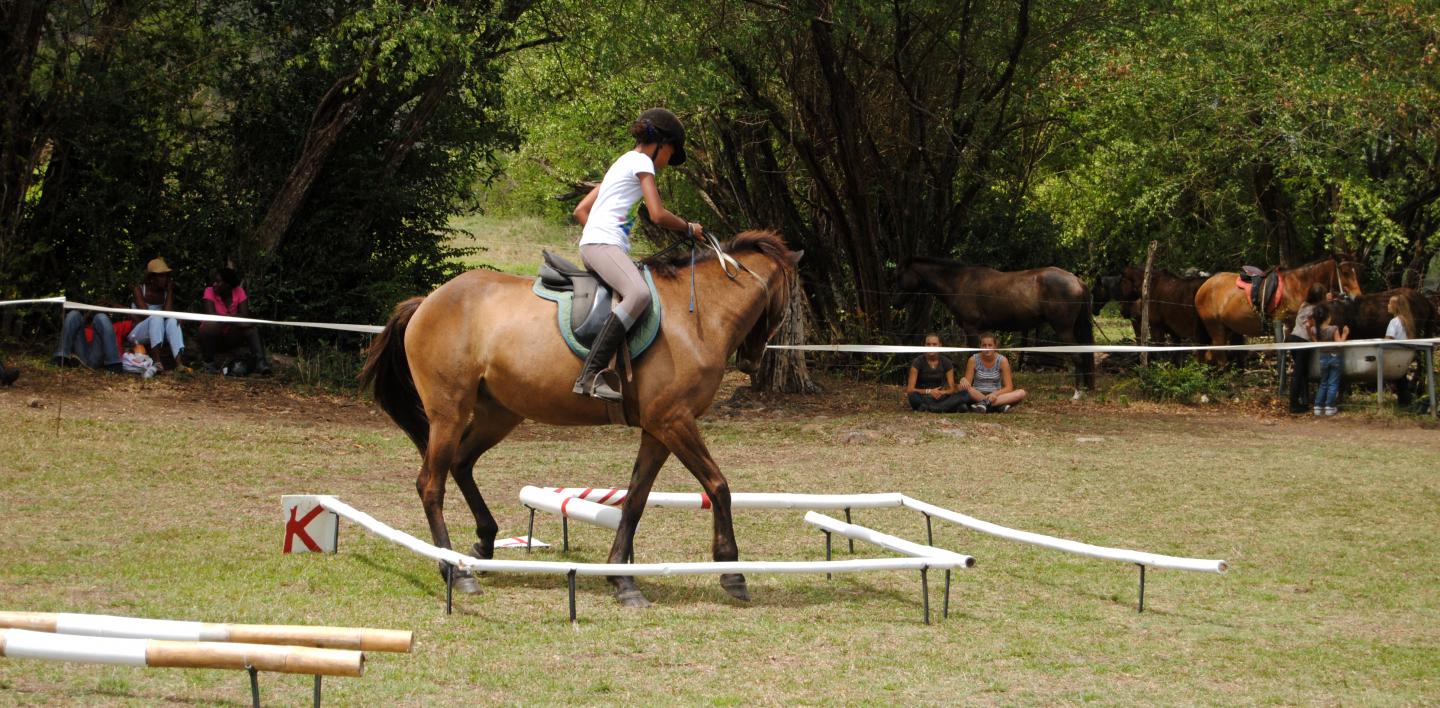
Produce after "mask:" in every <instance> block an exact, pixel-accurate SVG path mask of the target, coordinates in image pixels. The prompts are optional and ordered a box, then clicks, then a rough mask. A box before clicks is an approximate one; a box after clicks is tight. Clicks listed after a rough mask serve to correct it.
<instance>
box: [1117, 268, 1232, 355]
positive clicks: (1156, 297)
mask: <svg viewBox="0 0 1440 708" xmlns="http://www.w3.org/2000/svg"><path fill="white" fill-rule="evenodd" d="M1207 280H1209V278H1208V277H1206V276H1203V275H1201V276H1195V277H1192V278H1186V277H1183V276H1179V275H1175V274H1173V273H1170V272H1169V271H1165V270H1152V271H1151V272H1150V332H1151V333H1152V334H1153V335H1154V336H1155V338H1156V339H1161V338H1169V339H1170V340H1171V341H1174V342H1177V343H1182V342H1203V341H1205V328H1204V327H1202V326H1201V324H1200V317H1199V316H1198V315H1197V314H1196V313H1195V293H1196V292H1197V291H1199V290H1200V286H1201V285H1204V284H1205V281H1207ZM1144 284H1145V269H1143V268H1137V267H1135V266H1125V272H1124V273H1123V274H1122V275H1121V276H1120V285H1119V288H1118V289H1117V291H1116V295H1115V299H1116V300H1119V301H1120V302H1121V303H1122V304H1121V308H1120V309H1121V312H1123V313H1124V314H1125V316H1126V317H1128V318H1130V321H1131V322H1132V323H1133V324H1134V327H1135V336H1136V337H1137V338H1138V337H1139V336H1140V293H1141V290H1142V289H1143V287H1144ZM1177 354H1179V355H1180V356H1179V357H1177V359H1176V360H1177V361H1178V360H1179V359H1181V358H1184V356H1186V355H1185V354H1184V353H1183V352H1177Z"/></svg>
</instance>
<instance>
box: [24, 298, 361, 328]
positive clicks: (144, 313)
mask: <svg viewBox="0 0 1440 708" xmlns="http://www.w3.org/2000/svg"><path fill="white" fill-rule="evenodd" d="M51 303H54V304H59V305H62V306H64V308H65V309H67V310H89V311H91V312H109V313H114V314H117V315H138V316H140V317H152V316H153V317H168V318H171V319H176V320H187V321H190V322H228V323H230V324H254V325H274V326H280V327H308V328H310V329H330V330H337V331H340V332H363V333H365V334H379V333H380V332H381V331H382V330H384V329H385V328H384V327H381V326H379V325H358V324H337V323H334V322H291V321H284V320H262V319H257V318H253V317H229V316H226V315H207V314H202V313H199V312H174V311H171V310H137V309H134V308H129V307H101V306H99V305H87V304H85V303H83V302H73V301H71V300H67V299H65V298H64V297H47V298H40V299H35V300H0V307H5V306H7V305H34V304H51Z"/></svg>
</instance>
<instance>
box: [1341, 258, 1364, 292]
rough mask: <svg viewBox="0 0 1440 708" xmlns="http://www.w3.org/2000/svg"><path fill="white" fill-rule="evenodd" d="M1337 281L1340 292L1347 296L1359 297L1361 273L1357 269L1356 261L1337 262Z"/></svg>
mask: <svg viewBox="0 0 1440 708" xmlns="http://www.w3.org/2000/svg"><path fill="white" fill-rule="evenodd" d="M1335 280H1336V283H1337V285H1338V286H1339V290H1340V292H1342V293H1345V294H1346V295H1359V294H1360V292H1361V290H1360V271H1359V269H1358V268H1356V267H1355V261H1341V260H1337V261H1336V262H1335Z"/></svg>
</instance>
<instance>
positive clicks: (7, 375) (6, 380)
mask: <svg viewBox="0 0 1440 708" xmlns="http://www.w3.org/2000/svg"><path fill="white" fill-rule="evenodd" d="M18 378H20V370H19V369H13V368H7V367H6V366H5V363H4V362H0V386H9V385H11V384H13V383H15V379H18Z"/></svg>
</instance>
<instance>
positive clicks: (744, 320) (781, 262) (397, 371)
mask: <svg viewBox="0 0 1440 708" xmlns="http://www.w3.org/2000/svg"><path fill="white" fill-rule="evenodd" d="M723 250H725V251H726V252H728V253H729V255H730V256H731V257H733V258H734V260H735V261H738V268H737V267H736V265H731V264H727V263H722V262H720V259H719V258H718V257H717V256H716V255H715V253H714V252H713V251H711V252H708V253H707V254H706V255H705V256H704V257H701V258H698V259H697V260H696V263H695V266H694V268H693V280H692V270H691V267H690V265H689V263H690V258H689V254H686V255H685V257H684V263H685V265H684V267H683V268H680V267H678V266H676V265H675V261H668V262H660V263H654V264H652V269H653V270H654V271H655V275H656V277H655V287H656V290H657V293H658V295H659V297H660V301H661V303H663V307H662V309H661V317H662V327H661V329H660V333H659V335H658V336H657V337H656V339H655V341H654V343H653V344H651V345H650V348H649V349H647V350H646V351H645V352H644V353H643V355H642V356H641V357H640V358H638V359H637V360H635V362H634V369H633V382H632V383H630V384H628V385H627V386H626V390H625V391H624V395H625V397H626V399H627V405H628V404H632V403H633V404H634V405H635V407H636V408H638V411H636V412H637V414H638V415H637V417H638V425H639V427H640V429H641V434H640V452H639V455H638V456H637V457H636V458H635V467H634V470H633V472H632V473H631V476H630V484H629V495H628V496H626V497H625V505H624V507H623V510H622V513H621V517H620V528H619V529H618V530H617V531H616V532H615V542H614V543H613V544H612V546H611V548H610V562H611V563H624V562H626V561H627V560H628V559H629V558H630V557H631V555H632V544H633V542H634V538H635V528H636V525H637V524H639V523H640V515H641V514H642V513H643V512H644V511H645V501H646V498H647V497H648V496H649V495H650V487H651V485H652V484H653V483H654V481H655V476H656V474H657V473H658V472H659V471H660V467H661V466H662V465H663V464H664V463H665V460H666V459H668V458H669V457H670V455H672V454H673V455H675V456H676V457H677V458H679V460H680V462H682V463H683V464H684V465H685V468H686V469H688V470H690V473H691V474H692V475H694V476H695V478H696V479H698V480H699V481H700V486H701V488H703V489H704V491H705V494H706V495H707V496H708V497H709V498H710V500H711V505H712V506H711V508H712V510H713V512H714V547H713V551H714V557H715V560H716V561H733V560H737V559H738V558H739V549H738V546H737V545H736V543H735V532H734V529H733V528H732V525H731V518H730V488H729V485H728V483H727V482H726V481H725V476H724V475H723V474H721V473H720V467H719V466H718V465H716V464H715V460H713V459H712V458H711V457H710V452H709V451H708V450H707V449H706V447H705V441H704V439H702V437H701V435H700V429H699V427H698V426H697V425H696V423H695V419H696V418H697V417H698V416H700V415H702V414H703V413H704V412H705V411H706V410H708V409H709V408H710V405H711V404H712V403H713V402H714V399H715V392H716V391H717V390H718V389H719V387H720V379H721V376H722V375H723V374H724V373H725V362H726V360H728V359H729V358H730V354H731V353H732V352H736V351H737V349H738V356H737V357H736V358H737V362H738V364H739V367H740V369H741V370H742V371H753V370H754V369H755V367H756V366H757V365H758V364H759V361H760V356H761V355H762V354H764V352H765V343H766V341H767V340H769V338H770V335H772V334H773V333H774V332H775V330H776V329H778V328H779V326H780V324H781V322H782V320H783V318H784V313H785V311H786V309H785V308H786V300H787V298H788V293H789V292H790V290H789V287H788V286H787V285H788V282H789V281H788V279H789V278H790V277H792V275H793V274H794V272H795V264H796V263H797V262H799V260H800V256H801V255H802V253H803V252H800V251H791V250H790V249H789V248H787V247H786V246H785V243H784V241H782V240H781V239H780V237H779V236H778V235H777V234H775V233H773V232H769V231H747V232H744V233H742V234H740V235H739V236H737V237H736V238H735V240H734V241H732V242H731V243H730V244H728V245H727V246H726V247H724V249H723ZM533 281H534V279H533V278H526V277H519V276H514V275H506V274H502V273H496V272H493V271H487V270H476V271H471V272H469V273H465V274H463V275H460V276H458V277H456V278H455V279H454V280H451V281H450V282H448V283H446V284H444V285H442V286H440V287H439V288H438V289H436V290H435V291H434V292H432V293H430V295H429V296H427V297H423V298H412V299H410V300H407V301H405V302H403V303H400V305H399V306H397V307H396V308H395V314H394V315H393V316H391V318H390V322H389V323H388V324H387V325H386V326H385V330H384V331H383V332H381V333H380V335H379V336H377V337H376V338H375V341H374V343H373V344H372V345H371V347H370V355H369V358H368V360H367V361H366V362H365V369H364V371H363V372H362V374H361V379H362V381H363V382H364V383H365V384H369V383H370V382H372V381H373V382H374V385H375V400H376V402H377V403H379V404H380V407H381V408H383V409H384V410H385V412H386V413H388V414H389V415H390V417H391V418H392V419H394V420H395V422H396V423H397V424H398V425H399V426H400V427H401V428H402V429H404V431H405V432H406V434H408V435H409V436H410V439H411V441H413V442H414V443H415V447H417V448H419V450H420V456H421V458H422V461H421V466H420V474H419V477H418V478H417V479H416V481H415V488H416V490H417V491H418V492H419V494H420V501H421V503H422V504H423V505H424V507H425V517H426V519H427V520H428V521H429V524H430V534H431V536H433V537H434V541H435V545H436V546H440V547H442V548H450V533H449V531H448V530H447V529H446V526H445V515H444V509H443V507H444V501H445V479H446V477H447V476H453V477H454V478H455V486H457V487H459V488H460V492H461V494H463V495H464V496H465V501H466V503H467V504H468V505H469V506H470V512H471V514H472V515H473V516H474V517H475V532H476V534H477V535H478V536H479V538H480V542H479V543H477V544H475V554H476V555H477V556H478V557H480V558H490V557H492V556H493V553H494V548H495V535H496V533H497V532H498V530H499V529H498V527H497V525H496V523H495V519H494V517H493V516H491V514H490V510H489V509H488V508H487V507H486V505H485V500H484V499H483V498H482V497H481V495H480V491H479V489H478V488H477V487H476V484H475V477H474V467H475V462H476V460H477V459H479V457H480V456H481V455H482V454H484V453H485V451H486V450H489V449H490V448H492V447H494V446H495V445H496V444H498V443H499V442H500V441H501V440H503V439H504V438H505V436H506V435H508V434H509V433H510V431H512V430H514V429H515V426H517V425H519V424H520V422H521V421H523V420H526V419H529V420H534V421H538V422H541V423H549V424H552V425H605V424H607V423H609V422H610V419H609V416H608V414H607V411H606V404H605V403H604V402H602V401H600V400H598V399H594V398H589V397H585V396H578V395H576V394H574V393H572V392H571V385H572V384H573V383H574V381H575V377H576V375H578V374H579V373H580V365H581V361H580V359H578V358H577V357H576V356H575V355H574V354H573V353H571V351H570V349H569V348H568V347H567V346H566V345H565V342H564V341H563V340H562V339H561V338H560V334H559V332H558V331H557V327H556V316H555V304H554V303H552V302H549V301H546V300H542V299H540V298H539V297H537V296H536V295H535V294H534V293H533V292H531V285H532V283H533ZM692 283H693V288H694V290H693V292H694V293H695V298H696V301H695V311H694V313H693V314H692V313H691V311H690V308H689V307H688V304H689V302H690V298H691V292H692V290H691V288H692ZM442 574H443V573H442ZM455 575H456V577H455V587H456V588H457V589H459V590H460V591H462V592H471V593H473V592H478V591H479V586H478V585H477V584H476V582H475V580H474V578H473V577H471V576H470V574H469V573H462V572H458V571H457V572H456V574H455ZM610 582H611V583H612V584H613V585H614V586H615V590H616V596H617V597H618V598H619V599H620V601H621V602H622V603H624V604H625V605H627V606H634V607H644V606H646V605H648V604H649V602H648V601H647V600H646V599H645V597H644V595H642V594H641V593H640V591H639V590H638V589H636V587H635V579H634V577H632V576H624V577H611V578H610ZM720 584H721V586H722V587H723V588H724V589H725V591H726V592H728V593H729V594H730V595H731V596H733V597H736V598H738V599H747V598H748V593H747V591H746V588H745V577H744V576H743V575H739V574H729V575H722V576H721V577H720Z"/></svg>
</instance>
